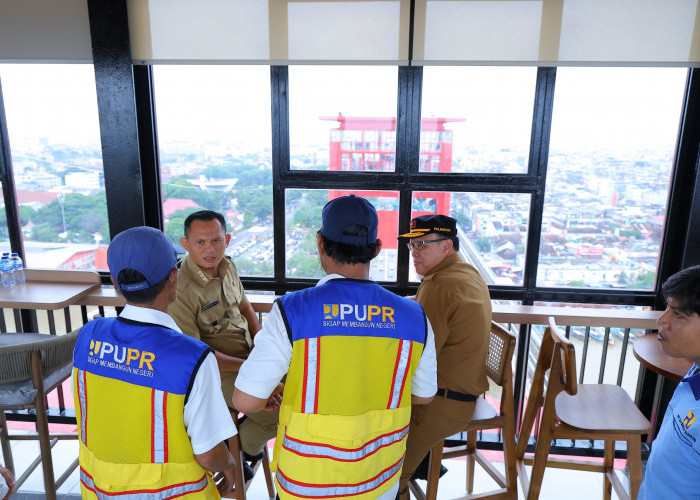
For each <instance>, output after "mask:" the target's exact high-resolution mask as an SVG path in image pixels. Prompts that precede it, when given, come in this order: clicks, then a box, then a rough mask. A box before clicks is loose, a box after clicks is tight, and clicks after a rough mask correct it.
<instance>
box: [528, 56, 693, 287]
mask: <svg viewBox="0 0 700 500" xmlns="http://www.w3.org/2000/svg"><path fill="white" fill-rule="evenodd" d="M686 73H687V71H686V70H684V69H680V68H559V69H558V70H557V84H556V91H555V93H554V114H553V117H552V133H551V145H550V153H549V165H548V170H547V187H546V196H545V206H544V213H543V222H542V224H543V225H542V241H541V244H540V257H539V267H538V271H537V284H538V286H557V287H592V288H630V289H643V290H651V289H652V288H653V286H654V282H655V279H656V269H657V261H658V258H659V246H660V243H661V237H662V235H663V231H664V221H665V216H666V202H667V198H668V186H669V179H670V175H671V167H672V163H673V156H674V151H675V144H676V135H677V133H678V123H679V120H680V112H681V107H682V103H683V93H684V88H685V80H686Z"/></svg>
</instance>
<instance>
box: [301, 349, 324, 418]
mask: <svg viewBox="0 0 700 500" xmlns="http://www.w3.org/2000/svg"><path fill="white" fill-rule="evenodd" d="M320 344H321V339H319V338H310V339H306V342H305V358H306V365H305V368H304V388H303V400H302V402H301V412H302V413H316V412H317V411H318V357H319V352H320V348H321V346H320Z"/></svg>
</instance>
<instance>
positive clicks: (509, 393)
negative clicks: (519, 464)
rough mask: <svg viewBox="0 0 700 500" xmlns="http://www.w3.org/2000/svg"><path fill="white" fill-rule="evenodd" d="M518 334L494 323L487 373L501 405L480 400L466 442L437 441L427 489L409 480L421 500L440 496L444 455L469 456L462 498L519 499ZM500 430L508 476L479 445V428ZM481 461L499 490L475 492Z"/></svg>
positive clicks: (492, 323) (487, 359)
mask: <svg viewBox="0 0 700 500" xmlns="http://www.w3.org/2000/svg"><path fill="white" fill-rule="evenodd" d="M515 340H516V339H515V336H514V335H513V334H512V333H510V332H509V331H507V330H505V329H504V328H503V327H501V326H500V325H499V324H497V323H495V322H493V321H492V322H491V335H490V338H489V351H488V355H487V356H486V373H487V375H488V377H489V378H490V379H491V380H492V381H493V382H494V383H495V384H496V385H498V386H500V388H501V402H500V408H499V411H498V412H497V411H496V409H495V408H493V407H492V406H491V405H490V404H489V403H487V402H486V400H485V399H484V397H483V396H480V397H479V399H477V403H476V409H475V411H474V415H473V416H472V419H471V421H470V422H469V424H467V426H466V428H465V431H466V432H467V443H466V445H464V446H459V447H457V448H454V449H450V448H444V449H443V447H444V440H441V441H440V442H438V443H436V444H435V446H433V448H432V450H430V464H429V466H428V483H427V485H426V491H425V492H424V491H423V490H421V488H420V486H419V485H418V483H417V482H416V481H415V480H413V479H412V480H411V481H410V482H409V485H408V486H409V489H410V491H411V493H413V495H414V496H415V497H416V498H417V499H418V500H435V499H436V498H437V490H438V481H439V479H440V462H441V460H442V458H456V457H463V456H466V457H467V459H466V464H467V485H466V486H467V494H466V495H465V496H463V497H460V499H459V500H462V499H471V498H490V499H493V500H495V499H517V497H518V485H517V477H516V470H515V412H514V410H513V382H512V379H513V373H512V368H511V360H512V358H513V350H514V349H515ZM489 429H498V431H499V432H500V433H501V436H502V439H503V459H504V464H505V476H504V475H503V474H501V472H500V471H499V470H498V469H497V468H496V467H495V466H494V465H493V464H492V463H491V462H489V461H488V460H487V458H486V457H485V456H484V455H483V454H482V453H481V452H480V451H479V450H478V449H477V447H476V444H477V443H476V435H477V432H479V431H484V430H489ZM476 463H478V464H479V465H480V466H481V467H482V468H483V469H484V470H485V471H486V473H487V474H488V475H489V476H491V478H492V479H493V480H494V481H495V482H496V483H497V484H498V486H499V487H500V489H498V490H494V491H489V492H486V493H480V494H478V495H473V494H472V492H473V491H474V466H475V464H476Z"/></svg>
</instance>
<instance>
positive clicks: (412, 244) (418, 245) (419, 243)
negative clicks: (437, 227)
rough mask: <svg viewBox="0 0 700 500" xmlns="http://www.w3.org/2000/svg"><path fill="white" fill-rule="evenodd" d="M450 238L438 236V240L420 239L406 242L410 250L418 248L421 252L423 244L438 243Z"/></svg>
mask: <svg viewBox="0 0 700 500" xmlns="http://www.w3.org/2000/svg"><path fill="white" fill-rule="evenodd" d="M447 239H449V238H438V239H436V240H418V241H409V242H408V243H406V245H408V251H409V252H412V251H413V250H418V251H419V252H420V251H421V250H422V249H423V245H427V244H428V243H436V242H438V241H445V240H447Z"/></svg>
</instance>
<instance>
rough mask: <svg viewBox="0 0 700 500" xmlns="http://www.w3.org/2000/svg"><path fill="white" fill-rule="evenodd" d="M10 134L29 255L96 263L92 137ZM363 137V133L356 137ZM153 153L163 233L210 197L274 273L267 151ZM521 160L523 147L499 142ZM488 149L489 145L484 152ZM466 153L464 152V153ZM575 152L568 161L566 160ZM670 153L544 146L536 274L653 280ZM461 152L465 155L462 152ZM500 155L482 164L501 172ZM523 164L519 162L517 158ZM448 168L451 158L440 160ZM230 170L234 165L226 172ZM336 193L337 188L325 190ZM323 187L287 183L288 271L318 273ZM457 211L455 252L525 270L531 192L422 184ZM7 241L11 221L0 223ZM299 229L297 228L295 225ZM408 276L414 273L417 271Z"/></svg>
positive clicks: (253, 269)
mask: <svg viewBox="0 0 700 500" xmlns="http://www.w3.org/2000/svg"><path fill="white" fill-rule="evenodd" d="M17 146H18V147H17V148H13V167H14V173H15V179H16V181H15V182H16V189H17V198H18V202H19V205H20V214H21V219H22V233H23V236H24V243H25V251H26V260H27V265H28V266H29V267H47V268H61V269H98V270H104V269H106V267H107V266H106V252H105V250H104V248H105V247H106V245H107V244H108V243H109V228H108V222H107V211H106V204H105V195H104V178H103V174H102V166H101V159H100V156H99V151H98V150H88V149H80V148H71V147H69V146H67V145H61V146H57V145H52V144H51V143H50V142H48V141H42V142H40V143H39V144H38V145H36V144H35V145H34V147H33V148H30V147H29V145H24V146H25V148H27V149H23V148H22V144H18V145H17ZM358 147H359V146H358ZM163 149H164V150H165V151H168V153H167V154H163V155H162V156H161V162H162V167H161V175H162V182H163V195H164V196H163V199H164V206H163V211H164V217H165V223H166V233H167V234H168V236H169V237H170V239H171V240H172V241H173V242H174V243H176V244H179V238H180V237H181V236H182V227H183V226H182V225H183V223H184V218H185V217H186V216H187V215H189V213H191V212H193V211H196V210H199V209H202V208H209V209H214V210H220V211H222V212H223V213H225V214H226V218H227V220H228V223H229V230H230V231H231V232H232V233H233V240H232V243H231V245H230V246H229V249H228V252H229V253H230V254H231V255H232V256H233V257H234V258H235V259H236V262H237V263H238V266H239V268H240V270H241V272H242V274H243V275H261V276H271V275H272V260H273V255H272V197H271V193H272V186H271V183H272V173H271V162H270V152H269V151H263V152H260V153H245V154H244V153H242V152H241V151H239V150H237V148H236V147H235V146H229V147H225V146H222V145H220V144H211V145H209V144H202V143H197V144H182V143H181V144H174V145H164V147H163ZM506 153H507V156H508V157H509V158H510V160H509V161H510V162H511V163H513V164H515V165H520V164H521V163H523V162H526V158H527V154H526V152H524V151H523V152H506ZM476 154H479V156H480V157H481V158H483V157H484V155H486V156H488V154H489V152H488V151H483V150H480V151H469V150H467V151H463V152H460V153H458V154H457V153H456V154H455V155H454V156H455V159H454V160H453V165H452V168H453V170H455V171H459V172H464V171H469V166H468V161H469V158H470V156H473V155H476ZM493 154H494V156H498V155H497V154H496V152H493ZM319 158H326V159H327V158H329V151H328V150H326V151H319V150H316V149H314V150H309V151H307V152H306V153H302V154H299V155H298V156H296V157H294V158H292V162H293V164H295V165H296V168H300V167H305V166H307V165H308V166H309V168H315V169H319V170H323V169H328V168H329V166H328V165H327V164H326V165H322V164H320V163H319V161H318V159H319ZM463 158H466V159H467V161H464V160H462V159H463ZM572 159H573V160H574V161H572ZM671 160H672V158H671V157H670V155H669V154H659V153H658V152H656V151H653V150H652V151H645V152H643V154H642V155H641V156H640V154H639V152H636V151H635V152H632V153H631V154H630V157H629V158H624V157H620V156H619V153H618V156H614V157H613V156H612V155H605V154H601V152H600V151H595V152H594V151H591V152H590V153H588V154H582V153H581V152H577V154H575V155H573V154H567V153H564V152H561V153H558V152H554V153H552V154H550V162H549V170H548V182H547V192H546V208H545V213H544V222H543V228H542V241H541V244H540V257H539V264H538V276H537V282H538V285H539V286H556V287H563V286H566V287H583V286H586V287H594V288H608V287H620V288H638V289H650V288H652V286H653V280H654V277H655V271H656V262H657V259H658V254H659V244H660V241H661V236H662V234H663V224H664V219H665V210H666V198H667V195H668V182H669V176H670V165H671ZM465 163H466V165H465ZM508 168H509V164H506V165H499V164H498V163H496V162H493V163H492V164H491V168H490V171H491V172H497V173H503V172H504V171H506V170H507V169H508ZM519 168H520V167H519ZM446 172H449V170H447V171H446ZM232 174H234V175H235V176H232ZM330 193H332V194H331V195H330V196H332V197H335V196H339V195H342V194H345V193H346V192H345V191H342V192H341V191H338V192H330ZM357 194H359V195H363V196H367V197H368V198H370V199H371V200H372V201H373V202H374V203H375V204H376V205H377V208H378V210H379V211H380V215H381V224H382V225H385V226H388V227H390V228H391V229H390V230H389V231H386V232H385V233H382V234H381V236H382V237H383V238H384V241H386V242H387V243H386V250H385V251H384V254H385V255H383V256H381V259H380V261H378V262H376V263H375V264H374V266H373V268H374V273H375V278H376V279H380V280H394V279H396V239H395V234H396V232H397V228H398V193H387V192H377V193H376V194H374V196H373V193H372V191H370V190H363V191H357ZM328 199H329V192H321V193H318V194H317V195H316V196H314V193H313V192H309V191H303V192H302V191H298V190H290V191H288V192H287V196H286V203H287V206H286V220H287V235H286V252H287V255H286V258H287V274H288V276H290V277H314V276H319V275H320V273H321V270H320V266H319V265H318V260H317V256H316V255H314V250H315V231H316V229H317V228H318V227H319V225H320V208H322V207H323V205H324V204H325V202H326V201H328ZM446 203H447V205H448V207H447V208H448V210H449V213H450V214H451V215H452V216H454V217H455V218H457V220H458V222H459V230H460V237H461V240H462V241H463V248H464V250H463V255H464V256H465V257H466V258H468V260H470V261H471V262H472V263H473V264H474V265H475V266H476V267H478V269H479V271H480V272H481V273H482V274H483V275H484V276H485V278H486V279H487V281H488V282H489V283H492V284H499V285H519V284H522V279H523V275H522V273H523V268H524V258H525V248H526V245H527V228H528V218H529V211H530V197H529V195H524V194H510V193H421V194H420V195H418V196H414V200H413V207H414V216H415V215H416V214H418V215H421V214H425V213H431V212H438V211H442V210H441V208H442V207H444V206H445V204H446ZM3 236H4V239H5V241H7V235H6V234H4V235H3ZM302 236H303V237H302ZM413 277H414V279H417V278H415V275H413Z"/></svg>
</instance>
